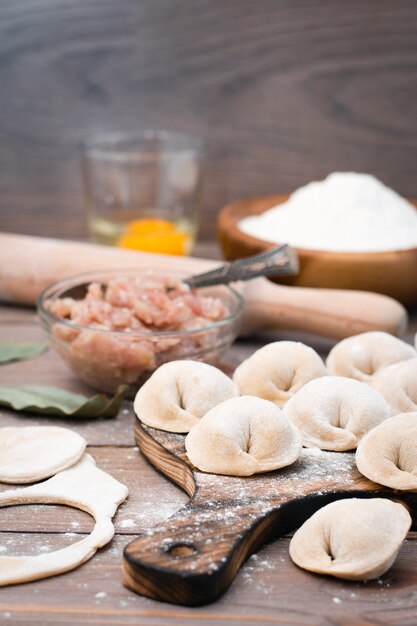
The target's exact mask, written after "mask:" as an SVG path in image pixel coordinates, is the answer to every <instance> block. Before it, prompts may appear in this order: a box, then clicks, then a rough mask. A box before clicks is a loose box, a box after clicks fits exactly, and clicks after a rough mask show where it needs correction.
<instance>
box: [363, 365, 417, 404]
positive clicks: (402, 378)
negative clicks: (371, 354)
mask: <svg viewBox="0 0 417 626" xmlns="http://www.w3.org/2000/svg"><path fill="white" fill-rule="evenodd" d="M372 387H373V388H374V389H376V390H377V391H378V392H379V393H380V394H381V396H383V397H384V398H385V400H386V401H387V402H388V404H389V405H390V407H391V412H392V414H393V415H398V413H409V412H413V411H417V358H416V359H408V361H402V362H401V363H395V364H394V365H390V366H389V367H385V368H384V369H383V370H381V371H380V372H378V373H377V374H375V376H374V377H373V380H372Z"/></svg>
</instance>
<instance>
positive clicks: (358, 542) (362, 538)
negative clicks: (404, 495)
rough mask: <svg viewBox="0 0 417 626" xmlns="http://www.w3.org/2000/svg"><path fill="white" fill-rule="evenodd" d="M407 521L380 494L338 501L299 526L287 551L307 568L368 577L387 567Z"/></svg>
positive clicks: (399, 507) (351, 577) (399, 506)
mask: <svg viewBox="0 0 417 626" xmlns="http://www.w3.org/2000/svg"><path fill="white" fill-rule="evenodd" d="M410 526H411V517H410V515H409V513H408V511H407V509H406V508H405V507H404V506H403V505H402V504H398V503H395V502H391V501H390V500H386V499H384V498H372V499H370V500H364V499H363V500H362V499H358V498H351V499H348V500H338V501H337V502H332V503H331V504H328V505H327V506H325V507H323V508H322V509H320V510H319V511H317V513H315V514H314V515H313V516H312V517H310V519H308V520H307V521H306V522H305V523H304V524H303V525H302V526H301V528H299V530H297V532H296V533H295V535H294V537H293V538H292V539H291V543H290V556H291V558H292V560H293V561H294V563H296V564H297V565H298V566H299V567H302V568H303V569H306V570H309V571H310V572H316V573H317V574H328V575H330V576H335V577H336V578H345V579H347V580H369V579H372V578H376V577H377V576H381V575H382V574H384V573H385V572H386V571H387V570H388V569H389V568H390V567H391V565H392V564H393V563H394V561H395V559H396V557H397V554H398V551H399V549H400V548H401V545H402V542H403V540H404V539H405V537H406V535H407V532H408V530H409V529H410Z"/></svg>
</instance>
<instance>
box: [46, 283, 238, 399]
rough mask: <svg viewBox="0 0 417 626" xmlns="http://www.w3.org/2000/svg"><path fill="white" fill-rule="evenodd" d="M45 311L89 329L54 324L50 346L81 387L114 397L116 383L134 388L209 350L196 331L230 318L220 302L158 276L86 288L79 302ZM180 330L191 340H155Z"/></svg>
mask: <svg viewBox="0 0 417 626" xmlns="http://www.w3.org/2000/svg"><path fill="white" fill-rule="evenodd" d="M47 306H48V310H49V311H50V312H51V313H53V314H54V315H55V316H57V317H59V318H61V319H63V320H68V321H70V322H72V323H74V324H77V325H80V326H84V327H88V328H84V329H81V328H74V327H72V326H71V327H70V326H66V325H64V324H59V323H56V324H54V325H53V327H52V341H53V344H54V347H55V349H56V350H57V351H58V352H59V353H60V354H61V356H62V357H63V358H64V359H65V361H66V362H67V363H68V364H69V365H70V367H71V368H72V369H73V370H74V371H75V372H76V373H77V374H78V375H79V376H80V377H81V378H82V379H83V380H84V381H86V382H87V383H89V384H90V385H92V386H93V387H96V388H98V389H102V390H105V391H114V390H115V389H117V387H118V385H119V384H121V383H126V382H127V383H130V384H133V383H138V382H139V381H140V380H141V379H142V378H143V376H144V374H145V373H146V372H148V374H149V373H151V372H152V370H153V369H155V367H157V366H158V365H160V364H161V363H162V362H165V361H166V360H173V359H178V358H181V357H182V356H183V354H184V353H185V356H187V353H188V352H189V351H190V350H191V351H194V352H198V350H199V349H200V348H209V347H210V346H208V345H207V343H208V342H210V341H213V339H212V337H209V336H207V335H206V334H205V333H200V334H199V333H198V329H200V328H203V327H205V326H207V325H209V324H211V323H212V322H216V321H219V320H221V319H223V318H224V317H226V316H227V315H228V313H229V311H228V309H227V307H225V305H224V304H223V303H222V302H221V300H220V299H218V298H212V297H209V296H201V295H198V294H197V293H196V292H195V291H193V290H191V289H190V288H189V287H188V286H187V285H185V284H184V283H182V282H180V281H177V280H174V279H172V278H164V277H159V276H158V277H156V276H149V277H147V276H146V277H143V276H141V277H138V278H126V277H123V276H120V277H117V278H114V279H112V280H110V281H109V282H108V284H107V285H101V284H99V283H91V284H90V285H89V286H88V289H87V294H86V296H85V297H84V298H83V299H81V300H75V299H73V298H58V299H56V300H54V301H49V302H48V303H47ZM184 330H186V331H192V330H195V331H196V334H193V335H186V336H181V335H179V336H165V337H164V336H162V337H161V336H158V335H156V334H155V333H160V332H172V333H176V332H177V331H184ZM101 331H113V332H101ZM124 333H126V336H124ZM131 333H137V335H136V336H134V335H132V334H131Z"/></svg>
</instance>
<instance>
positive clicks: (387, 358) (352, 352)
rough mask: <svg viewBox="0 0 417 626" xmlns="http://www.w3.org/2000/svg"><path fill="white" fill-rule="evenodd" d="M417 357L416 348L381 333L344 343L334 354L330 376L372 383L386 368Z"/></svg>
mask: <svg viewBox="0 0 417 626" xmlns="http://www.w3.org/2000/svg"><path fill="white" fill-rule="evenodd" d="M416 356H417V352H416V351H415V350H414V348H413V346H410V345H409V344H408V343H405V341H401V339H398V338H397V337H393V335H389V334H388V333H383V332H379V331H375V332H369V333H362V334H360V335H354V336H353V337H348V338H347V339H343V341H340V342H339V343H338V344H336V345H335V347H334V348H333V349H332V350H331V351H330V353H329V356H328V357H327V361H326V365H327V367H328V370H329V373H330V374H335V375H336V376H347V377H348V378H356V379H357V380H361V381H363V382H369V381H371V380H372V377H373V376H374V374H375V373H376V372H378V371H379V370H380V369H382V368H383V367H387V365H391V364H392V363H398V362H399V361H405V360H406V359H412V358H413V357H416Z"/></svg>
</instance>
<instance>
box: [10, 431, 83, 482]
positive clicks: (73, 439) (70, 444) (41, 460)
mask: <svg viewBox="0 0 417 626" xmlns="http://www.w3.org/2000/svg"><path fill="white" fill-rule="evenodd" d="M86 445H87V442H86V441H85V439H83V437H81V435H79V434H78V433H76V432H74V431H73V430H69V429H68V428H59V427H58V426H17V427H14V426H6V427H4V428H0V481H1V482H4V483H34V482H36V481H38V480H43V479H44V478H49V477H50V476H53V475H54V474H56V473H57V472H60V471H61V470H64V469H66V468H67V467H70V466H71V465H74V463H76V462H77V461H78V460H79V459H80V458H81V456H82V455H83V453H84V450H85V447H86Z"/></svg>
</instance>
